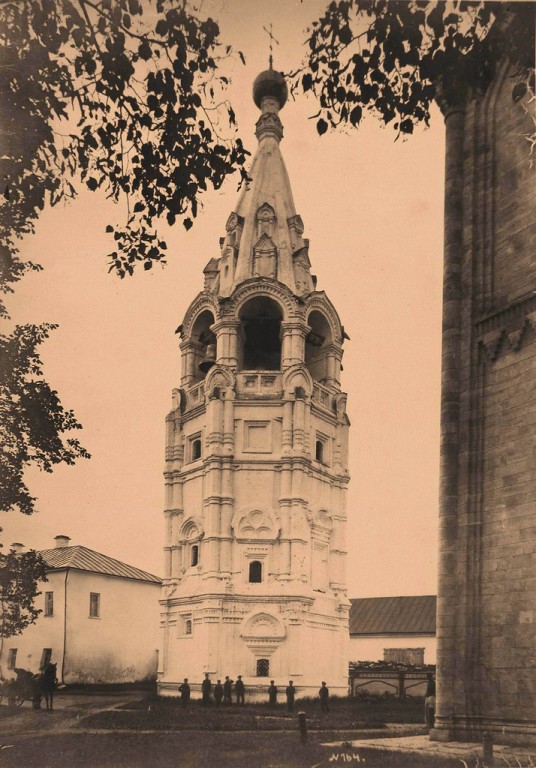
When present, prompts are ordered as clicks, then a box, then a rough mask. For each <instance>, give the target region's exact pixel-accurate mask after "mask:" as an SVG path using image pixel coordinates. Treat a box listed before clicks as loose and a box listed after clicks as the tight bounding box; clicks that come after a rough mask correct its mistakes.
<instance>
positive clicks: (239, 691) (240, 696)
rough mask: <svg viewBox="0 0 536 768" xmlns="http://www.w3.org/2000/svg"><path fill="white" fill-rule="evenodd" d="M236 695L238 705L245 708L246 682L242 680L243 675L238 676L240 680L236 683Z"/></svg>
mask: <svg viewBox="0 0 536 768" xmlns="http://www.w3.org/2000/svg"><path fill="white" fill-rule="evenodd" d="M235 693H236V703H237V704H242V706H243V705H244V703H245V694H246V688H245V686H244V681H243V680H242V675H238V679H237V681H236V683H235Z"/></svg>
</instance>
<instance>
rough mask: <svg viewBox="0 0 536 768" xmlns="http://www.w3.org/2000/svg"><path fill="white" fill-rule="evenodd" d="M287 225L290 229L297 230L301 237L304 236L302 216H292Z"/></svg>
mask: <svg viewBox="0 0 536 768" xmlns="http://www.w3.org/2000/svg"><path fill="white" fill-rule="evenodd" d="M287 224H288V227H289V229H294V230H296V233H297V234H298V235H299V236H300V237H301V236H302V235H303V230H304V227H303V221H302V218H301V216H299V215H298V214H296V216H291V217H290V219H287Z"/></svg>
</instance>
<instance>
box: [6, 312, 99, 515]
mask: <svg viewBox="0 0 536 768" xmlns="http://www.w3.org/2000/svg"><path fill="white" fill-rule="evenodd" d="M54 327H55V326H52V325H40V326H39V325H24V326H17V327H16V328H15V330H14V331H13V333H12V334H10V335H9V336H0V443H1V445H2V448H1V452H0V510H2V511H4V512H9V511H10V510H16V509H18V510H19V511H21V512H22V513H24V514H26V515H29V514H31V513H32V512H33V511H34V502H35V498H33V497H32V496H31V495H30V492H29V490H28V488H27V486H26V484H25V482H24V470H25V468H26V467H28V466H30V465H32V464H33V465H34V466H38V467H39V468H40V469H43V470H45V471H46V472H51V471H52V468H53V466H54V464H58V463H60V462H65V463H67V464H73V463H74V461H75V460H76V459H77V458H79V457H87V458H88V457H89V454H88V453H87V451H86V450H85V449H84V448H82V446H81V445H80V443H79V442H78V440H76V439H74V438H68V439H67V440H65V441H64V440H63V439H62V433H63V432H68V431H70V430H73V429H80V428H81V427H80V424H79V423H78V421H77V420H76V418H75V417H74V414H73V413H72V411H65V410H64V409H63V407H62V405H61V403H60V400H59V398H58V394H57V392H55V391H54V390H52V389H51V388H50V386H49V385H48V384H47V382H46V381H45V380H44V379H43V377H42V364H41V360H40V359H39V354H38V352H37V346H38V345H39V344H40V343H41V342H42V341H43V340H44V339H46V338H47V336H48V334H49V331H50V330H52V329H53V328H54Z"/></svg>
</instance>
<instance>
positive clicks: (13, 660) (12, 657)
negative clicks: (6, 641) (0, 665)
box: [7, 648, 17, 669]
mask: <svg viewBox="0 0 536 768" xmlns="http://www.w3.org/2000/svg"><path fill="white" fill-rule="evenodd" d="M16 664H17V649H16V648H10V649H9V653H8V655H7V668H8V669H15V666H16Z"/></svg>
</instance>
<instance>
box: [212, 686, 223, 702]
mask: <svg viewBox="0 0 536 768" xmlns="http://www.w3.org/2000/svg"><path fill="white" fill-rule="evenodd" d="M222 699H223V685H222V684H221V680H218V682H217V683H216V685H215V686H214V701H215V703H216V706H217V707H219V706H220V704H221V700H222Z"/></svg>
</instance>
